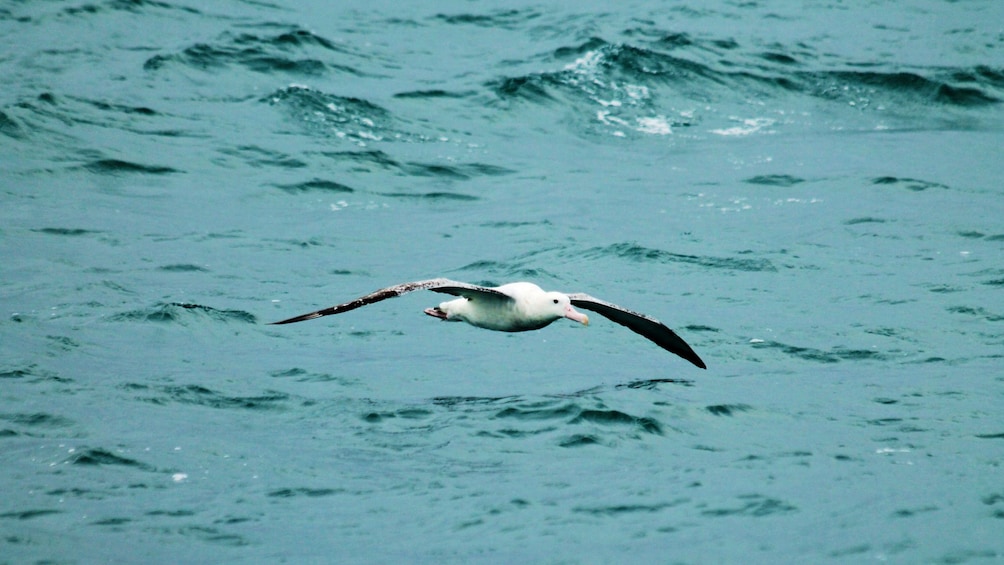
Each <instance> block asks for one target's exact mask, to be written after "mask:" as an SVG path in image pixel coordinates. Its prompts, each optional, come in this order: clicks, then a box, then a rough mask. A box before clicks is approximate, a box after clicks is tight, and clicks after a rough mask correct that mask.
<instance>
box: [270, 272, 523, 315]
mask: <svg viewBox="0 0 1004 565" xmlns="http://www.w3.org/2000/svg"><path fill="white" fill-rule="evenodd" d="M415 290H432V291H435V292H442V293H445V294H452V295H454V296H467V297H470V296H475V295H481V296H484V295H488V296H492V297H495V298H502V297H505V298H507V299H509V300H512V297H511V296H509V295H507V294H505V293H503V292H500V291H498V290H495V289H492V288H487V287H483V286H478V285H474V284H467V283H462V282H457V281H451V280H450V279H442V278H440V279H429V280H424V281H415V282H408V283H402V284H396V285H394V286H388V287H387V288H381V289H380V290H377V291H375V292H371V293H369V294H367V295H366V296H360V297H359V298H356V299H355V300H353V301H351V302H346V303H344V304H339V305H337V306H332V307H330V308H324V309H323V310H317V311H316V312H310V313H309V314H302V315H300V316H296V317H293V318H289V319H288V320H282V321H280V322H272V325H278V324H292V323H293V322H303V321H304V320H313V319H314V318H320V317H322V316H330V315H331V314H341V313H343V312H348V311H349V310H355V309H356V308H359V307H362V306H366V305H367V304H373V303H374V302H380V301H381V300H387V299H388V298H395V297H397V296H401V295H402V294H405V293H408V292H412V291H415Z"/></svg>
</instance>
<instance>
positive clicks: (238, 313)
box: [109, 302, 258, 324]
mask: <svg viewBox="0 0 1004 565" xmlns="http://www.w3.org/2000/svg"><path fill="white" fill-rule="evenodd" d="M199 318H205V319H208V320H210V321H213V322H239V323H245V324H257V323H258V317H257V316H255V315H254V314H252V313H250V312H245V311H244V310H218V309H216V308H212V307H209V306H203V305H201V304H193V303H188V302H169V303H166V304H165V303H162V304H158V305H156V306H152V307H150V308H144V309H140V310H131V311H129V312H122V313H120V314H115V315H113V316H111V317H109V320H111V321H113V322H164V323H175V322H177V323H182V324H184V323H187V322H189V321H192V320H197V319H199Z"/></svg>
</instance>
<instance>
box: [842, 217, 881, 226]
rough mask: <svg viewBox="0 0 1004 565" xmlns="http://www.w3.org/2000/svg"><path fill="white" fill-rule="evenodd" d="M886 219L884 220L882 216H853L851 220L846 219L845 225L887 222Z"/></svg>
mask: <svg viewBox="0 0 1004 565" xmlns="http://www.w3.org/2000/svg"><path fill="white" fill-rule="evenodd" d="M886 221H887V220H884V219H882V218H871V217H864V218H852V219H850V220H846V221H844V225H845V226H856V225H858V224H884V223H886Z"/></svg>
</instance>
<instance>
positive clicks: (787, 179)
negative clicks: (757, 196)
mask: <svg viewBox="0 0 1004 565" xmlns="http://www.w3.org/2000/svg"><path fill="white" fill-rule="evenodd" d="M743 182H745V183H748V184H759V185H763V186H795V185H796V184H799V183H803V182H805V179H803V178H799V177H796V176H792V175H757V176H755V177H750V178H748V179H746V180H744V181H743Z"/></svg>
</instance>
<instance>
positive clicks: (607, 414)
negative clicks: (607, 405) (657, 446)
mask: <svg viewBox="0 0 1004 565" xmlns="http://www.w3.org/2000/svg"><path fill="white" fill-rule="evenodd" d="M582 422H589V423H593V424H599V425H603V426H631V427H634V428H637V429H638V430H640V431H642V432H645V433H649V434H656V435H662V426H661V425H660V424H659V422H658V421H657V420H655V419H654V418H649V417H647V416H632V415H630V414H625V413H624V412H621V411H619V410H589V409H587V410H582V411H581V412H579V414H578V416H576V417H575V418H573V419H572V420H571V421H570V422H569V423H571V424H579V423H582Z"/></svg>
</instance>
